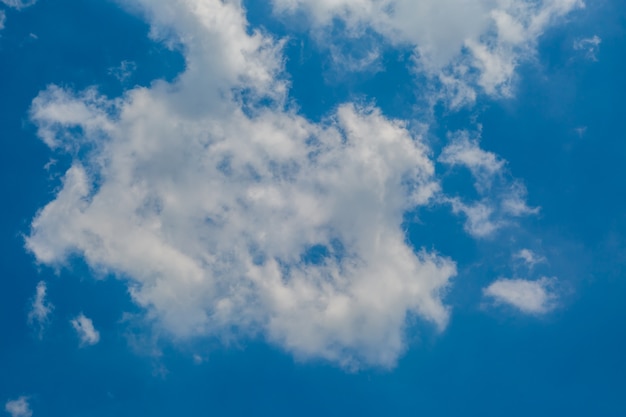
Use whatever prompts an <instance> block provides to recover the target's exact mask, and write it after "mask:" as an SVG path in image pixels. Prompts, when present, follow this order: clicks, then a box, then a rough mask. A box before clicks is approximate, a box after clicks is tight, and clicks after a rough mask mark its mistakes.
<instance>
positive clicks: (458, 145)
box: [439, 130, 505, 191]
mask: <svg viewBox="0 0 626 417" xmlns="http://www.w3.org/2000/svg"><path fill="white" fill-rule="evenodd" d="M448 140H449V142H450V143H449V144H448V145H447V146H446V147H445V148H444V149H443V151H442V152H441V155H440V156H439V162H442V163H444V164H447V165H451V166H459V165H460V166H464V167H466V168H467V169H469V170H470V172H471V173H472V176H473V177H474V179H475V183H474V186H475V187H476V189H477V190H479V191H485V190H488V189H490V188H491V185H492V182H493V179H494V177H496V176H499V175H501V173H502V170H503V168H504V166H505V161H503V160H502V159H501V158H499V157H498V156H497V155H496V154H494V153H493V152H487V151H485V150H483V149H482V148H481V147H480V144H479V142H478V139H477V138H470V134H469V132H467V131H465V130H463V131H460V132H456V133H454V134H450V135H448Z"/></svg>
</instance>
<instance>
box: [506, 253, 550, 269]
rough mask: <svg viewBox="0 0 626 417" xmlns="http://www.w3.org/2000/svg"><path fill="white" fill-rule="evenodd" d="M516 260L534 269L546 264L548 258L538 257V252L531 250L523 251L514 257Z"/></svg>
mask: <svg viewBox="0 0 626 417" xmlns="http://www.w3.org/2000/svg"><path fill="white" fill-rule="evenodd" d="M513 258H514V259H518V260H521V261H523V262H524V264H525V265H526V266H527V267H528V268H530V269H532V268H534V267H535V265H537V264H541V263H546V262H547V260H546V257H545V256H542V255H538V254H537V253H536V252H534V251H532V250H530V249H522V250H520V251H519V252H517V253H516V254H515V255H513Z"/></svg>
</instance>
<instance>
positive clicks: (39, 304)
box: [28, 281, 54, 338]
mask: <svg viewBox="0 0 626 417" xmlns="http://www.w3.org/2000/svg"><path fill="white" fill-rule="evenodd" d="M47 290H48V287H47V285H46V283H45V282H44V281H40V282H39V283H38V284H37V289H36V292H35V297H34V298H33V301H32V303H31V308H30V311H29V312H28V323H29V324H31V325H34V326H36V327H37V328H38V334H39V337H40V338H41V337H42V336H43V331H44V329H45V326H46V325H47V324H48V316H49V315H50V313H51V312H52V310H53V309H54V306H53V305H52V304H51V303H49V302H48V301H47V300H46V292H47Z"/></svg>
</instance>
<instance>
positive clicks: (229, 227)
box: [27, 0, 578, 367]
mask: <svg viewBox="0 0 626 417" xmlns="http://www.w3.org/2000/svg"><path fill="white" fill-rule="evenodd" d="M129 2H130V0H129ZM130 3H132V4H133V5H134V6H135V8H139V9H141V10H142V11H143V13H144V15H145V16H146V18H147V19H148V20H149V22H150V23H151V25H152V31H151V33H152V36H154V37H155V38H157V39H163V40H167V41H168V42H172V43H178V44H181V45H182V50H183V51H184V53H185V58H186V63H187V67H186V70H185V71H184V72H183V73H182V74H181V75H180V76H179V77H178V78H177V79H176V80H175V81H174V82H172V83H167V82H164V81H157V82H155V83H153V84H152V85H151V86H150V87H149V88H143V87H136V88H133V89H131V90H129V91H127V92H126V93H125V94H124V95H123V96H122V97H119V98H115V99H109V98H106V97H104V96H102V95H100V94H99V93H98V92H97V90H96V89H95V88H93V89H88V90H85V91H82V92H75V91H71V90H66V89H62V88H59V87H57V86H50V87H48V88H47V89H46V90H45V91H42V92H41V93H40V94H39V96H38V97H37V98H36V99H35V100H34V101H33V104H32V108H31V119H32V121H33V122H34V123H35V124H36V125H37V128H38V134H39V136H40V137H41V139H42V140H43V141H44V142H45V143H46V144H47V145H48V146H49V147H50V148H51V149H53V150H55V151H56V152H66V153H69V154H70V155H72V156H73V157H74V161H73V164H72V166H71V167H70V168H69V169H68V170H67V172H65V175H64V179H63V184H62V186H61V188H60V190H59V192H58V194H57V195H56V197H55V199H54V200H53V201H51V202H50V203H49V204H48V205H47V206H45V207H44V208H43V209H42V210H41V211H40V212H39V213H38V214H37V216H36V218H35V219H34V220H33V222H32V228H31V232H30V235H29V236H28V238H27V247H28V249H29V250H30V251H32V252H33V253H34V254H35V256H36V257H37V260H38V261H39V262H42V263H45V264H49V265H59V264H63V263H64V262H66V261H67V259H68V258H69V257H70V256H71V255H74V254H79V255H81V256H82V257H84V259H85V260H86V261H87V263H88V264H89V265H91V266H92V267H94V268H98V269H100V270H105V271H107V272H109V273H110V274H112V275H116V276H118V277H120V278H122V279H125V280H126V281H127V282H128V286H129V288H130V292H131V295H132V297H133V299H134V301H135V302H136V303H137V304H138V305H140V306H142V307H144V309H145V311H146V315H145V318H146V321H148V322H151V323H153V324H154V325H155V326H159V328H160V330H163V331H164V333H165V334H167V335H169V336H171V337H174V338H176V339H178V340H188V339H191V338H197V337H206V336H217V337H226V338H227V337H231V336H233V335H235V334H236V335H244V336H249V337H254V336H257V335H262V336H263V337H264V338H265V339H266V340H268V341H270V342H271V343H274V344H277V345H279V346H281V347H283V348H284V349H286V350H287V351H289V352H291V353H292V354H294V355H295V356H296V357H298V358H302V359H308V358H323V359H326V360H330V361H333V362H336V363H339V364H341V365H343V366H347V367H356V366H382V367H391V366H393V365H394V364H395V363H396V361H397V359H398V357H399V356H400V355H401V354H402V353H403V352H404V351H405V349H406V336H405V335H406V329H407V325H408V324H407V323H409V322H411V321H413V320H414V319H415V318H419V319H421V320H423V321H425V322H428V323H431V324H432V325H433V327H434V328H436V329H439V330H442V329H444V328H445V326H446V324H447V322H448V318H449V307H448V306H447V305H446V304H445V294H446V291H447V289H448V288H449V285H450V282H451V279H452V278H453V277H454V276H455V274H456V265H455V263H454V261H453V260H451V259H449V258H447V257H444V256H441V255H439V254H438V253H436V252H434V251H427V250H425V249H420V248H414V247H412V245H411V244H410V243H409V242H408V241H407V238H406V236H405V233H404V231H403V227H402V223H403V221H404V217H403V216H404V214H405V213H406V212H407V211H411V210H415V209H417V208H419V207H423V206H427V205H429V204H432V203H433V202H438V201H439V200H440V199H441V193H442V191H441V188H440V184H439V179H438V178H437V175H436V173H435V160H434V157H433V155H432V150H431V149H430V148H429V146H428V144H427V141H426V140H425V139H424V138H423V137H422V136H421V135H420V134H418V133H416V132H413V131H411V130H410V129H409V128H408V127H407V125H408V123H406V122H403V121H401V120H395V119H392V118H389V117H386V116H385V115H384V114H383V113H382V112H381V111H380V110H379V109H378V108H376V107H375V106H371V105H362V104H355V103H345V104H343V105H340V106H338V107H337V108H336V109H334V110H333V111H332V112H330V113H329V115H328V117H327V118H326V119H325V120H323V121H322V122H320V123H313V122H311V121H309V120H307V119H305V118H304V117H302V116H301V115H299V114H298V113H297V112H296V110H294V109H293V108H292V107H290V105H289V103H290V99H289V95H288V93H289V92H288V82H287V81H286V79H287V77H286V76H285V74H284V68H283V66H284V57H283V55H282V50H281V48H282V45H283V41H281V40H277V39H275V38H273V37H271V36H270V35H268V34H266V33H264V32H261V31H259V30H254V29H253V28H249V27H248V22H247V21H246V17H245V12H244V10H243V9H242V6H241V3H240V2H239V1H235V0H233V1H220V0H202V1H200V0H187V1H174V0H150V1H149V0H135V1H132V2H130ZM292 3H293V5H294V7H295V6H298V4H296V3H302V2H292ZM322 3H323V4H330V3H332V2H321V3H319V4H322ZM339 3H342V4H344V6H343V7H344V8H346V10H348V9H349V6H348V5H349V4H352V3H350V2H339ZM449 3H451V2H449ZM479 3H480V5H481V7H482V5H484V4H483V3H485V2H479ZM531 3H532V4H537V5H536V7H534V6H533V7H531ZM274 4H275V6H276V7H278V8H279V9H280V7H282V9H280V10H290V7H291V6H289V5H287V6H289V7H286V6H285V5H286V3H285V2H279V1H275V2H274ZM311 4H312V3H311ZM369 4H371V5H374V4H378V3H374V2H368V1H365V5H369ZM400 4H402V5H404V6H403V7H408V9H407V10H408V11H407V13H409V12H410V13H413V15H415V16H420V12H421V9H419V8H417V9H415V8H412V7H409V3H406V2H405V3H402V2H398V7H400V6H399V5H400ZM424 4H426V3H424ZM502 4H504V3H502ZM522 4H526V2H522ZM576 4H578V2H574V1H570V2H567V1H564V0H561V1H552V2H547V1H544V2H539V3H537V2H528V4H527V6H528V10H520V11H518V12H519V14H518V15H515V16H517V17H516V19H518V20H520V19H521V20H523V19H526V20H524V21H523V22H522V23H520V25H521V26H520V29H519V30H520V31H521V32H520V33H521V35H520V36H522V37H523V36H526V35H528V34H529V33H530V34H532V35H533V36H531V38H530V40H529V39H526V38H524V40H523V41H519V42H518V41H517V40H516V39H517V38H515V36H513V35H514V34H510V33H508V34H504V33H500V32H502V31H503V30H504V29H502V30H500V29H498V31H497V33H496V35H494V36H496V37H497V39H499V41H498V42H500V43H498V42H497V43H496V44H494V45H495V46H494V45H492V46H489V47H488V49H487V50H485V51H483V52H484V54H487V55H486V57H483V58H479V57H478V56H479V54H477V53H475V54H473V55H472V57H471V60H472V62H474V61H476V62H483V64H480V65H483V66H484V67H485V68H484V69H483V70H481V72H480V75H478V76H477V77H478V78H477V81H476V82H478V83H479V84H481V83H482V85H483V88H484V89H485V90H486V91H489V90H490V89H493V90H494V91H495V90H498V91H504V90H503V89H504V87H503V85H504V84H505V83H506V82H505V81H502V80H500V78H498V77H500V76H495V75H493V74H491V73H490V72H489V71H490V68H491V67H490V66H489V65H487V64H486V62H491V61H489V59H492V58H489V56H490V55H489V54H492V53H494V52H493V51H492V49H493V48H504V49H506V48H505V47H504V46H502V45H503V44H502V42H505V41H506V42H508V43H511V42H512V43H513V44H514V45H516V46H515V48H513V47H511V48H513V49H515V50H517V49H525V48H526V46H523V47H522V46H520V45H528V44H529V43H532V42H534V41H535V38H536V36H538V35H537V34H538V33H539V32H540V30H541V28H543V27H545V25H546V24H547V21H549V20H551V19H552V18H553V17H554V16H556V15H560V14H562V13H564V12H565V11H568V10H571V9H572V8H573V7H574V6H575V5H576ZM310 7H318V6H310ZM277 10H278V9H277ZM316 10H317V9H316ZM316 10H312V11H311V13H313V14H314V15H315V14H316V13H321V11H320V10H322V9H320V10H317V11H316ZM332 10H335V9H332ZM481 10H482V9H481ZM506 10H509V9H506ZM322 11H323V10H322ZM483 12H484V13H485V16H483V19H486V21H488V22H492V21H494V19H495V21H497V19H498V18H497V16H496V17H494V16H495V15H494V13H495V12H494V11H493V10H491V9H485V10H483ZM503 13H504V12H503ZM496 14H497V13H496ZM398 15H399V14H398ZM350 16H351V15H350ZM372 16H373V15H372ZM499 18H501V19H504V18H505V17H502V16H500V17H499ZM372 19H374V18H373V17H372ZM361 20H363V19H361ZM321 21H323V20H320V22H321ZM359 21H360V20H359ZM370 23H371V24H372V25H374V26H375V27H376V28H378V27H379V26H377V25H379V23H376V22H375V21H372V22H370ZM368 24H369V23H368ZM387 24H388V26H384V28H387V29H384V30H383V29H380V31H381V33H384V34H388V35H389V36H398V37H399V38H397V39H394V42H395V41H397V42H400V41H402V42H405V41H407V39H408V40H412V41H415V42H418V41H420V39H422V38H421V36H422V35H420V34H416V35H412V34H410V33H408V32H407V33H403V32H402V31H401V30H400V29H398V28H401V23H398V22H396V23H393V22H387V23H385V25H387ZM493 24H495V23H493V22H492V23H484V24H483V23H480V24H479V26H480V28H478V29H477V28H470V29H471V30H470V29H467V30H470V32H471V33H474V34H476V36H478V34H482V33H483V32H484V31H487V32H485V33H491V32H489V30H490V29H489V28H491V27H492V26H493ZM380 25H382V23H380ZM394 25H395V26H394ZM398 25H400V26H398ZM431 25H432V24H431ZM490 25H491V26H490ZM380 27H381V28H382V27H383V26H380ZM493 27H497V26H493ZM535 35H536V36H535ZM459 36H460V35H459ZM463 36H465V35H463ZM465 37H467V36H465ZM465 37H462V38H463V39H465ZM434 39H438V38H437V37H434ZM468 39H469V38H468ZM477 39H478V38H477ZM511 39H512V40H511ZM438 42H439V41H438ZM441 42H443V44H445V43H446V42H447V41H444V40H441ZM468 42H469V41H467V42H466V41H465V40H463V41H462V42H460V43H459V42H456V43H454V42H453V44H454V45H456V46H454V45H452V46H449V47H448V49H449V50H450V51H453V52H449V53H448V55H449V56H448V55H445V54H443V52H442V54H443V55H441V56H439V55H437V57H432V58H429V59H431V60H432V62H431V63H430V64H429V65H430V66H431V67H433V66H436V67H437V68H444V67H446V68H448V67H451V66H456V67H458V65H460V64H459V63H458V62H459V61H458V60H457V58H455V57H456V56H457V52H458V51H457V49H459V48H461V49H462V48H466V49H468V48H469V49H471V48H472V46H471V43H468ZM508 43H507V45H508ZM457 44H458V45H457ZM437 45H439V44H438V43H437V44H433V45H430V46H432V47H433V48H434V47H435V46H437ZM498 45H499V46H498ZM427 46H428V45H427ZM430 46H429V47H430ZM474 47H475V48H477V49H480V48H487V46H485V45H482V46H480V45H475V46H474ZM424 48H426V49H424ZM424 48H422V50H421V51H422V52H423V54H422V55H423V56H426V55H427V54H426V53H425V52H424V51H427V49H428V48H427V47H424ZM507 48H508V46H507ZM435 49H436V48H435ZM509 49H510V48H509ZM513 49H511V50H513ZM418 50H419V49H418ZM433 50H434V49H433ZM506 50H508V49H506ZM505 52H506V51H505ZM503 53H504V52H503ZM504 54H505V55H503V56H505V57H506V56H508V55H506V53H504ZM498 56H499V57H500V55H498ZM516 56H517V55H516ZM468 59H470V58H468ZM493 59H496V58H493ZM498 59H509V58H501V57H500V58H498ZM510 59H513V58H510ZM515 59H517V58H514V60H515ZM443 61H445V62H448V64H446V65H447V66H446V65H443V64H441V62H443ZM472 65H474V64H472ZM475 65H479V64H475ZM490 65H491V64H490ZM494 65H495V64H494ZM498 65H499V64H498ZM457 70H458V68H457ZM438 71H439V69H438ZM441 71H443V70H441ZM507 71H508V70H507ZM505 72H506V71H505ZM505 76H506V77H509V76H510V74H509V72H506V74H505ZM493 77H496V81H493V80H491V78H493ZM490 80H491V81H490ZM465 81H467V80H465ZM465 81H463V82H465ZM468 82H469V81H468ZM450 146H451V147H449V148H448V150H447V151H446V152H444V154H445V157H444V159H445V160H446V163H448V164H452V165H456V164H460V165H463V166H465V167H467V168H469V169H470V170H471V171H472V172H473V173H474V174H475V176H476V181H477V184H478V183H480V187H479V186H477V188H480V189H481V190H483V191H484V200H483V201H481V202H480V204H483V205H485V206H486V207H487V209H490V210H496V214H495V217H493V216H491V215H490V216H487V217H488V219H487V220H488V222H491V224H493V225H495V226H493V227H494V228H495V227H496V226H497V227H501V224H500V223H503V222H506V221H508V219H509V218H513V217H519V216H522V215H526V214H532V212H533V211H534V210H535V209H532V208H529V207H528V206H527V205H526V203H525V188H523V186H522V185H521V184H513V185H511V184H510V183H507V182H498V181H496V180H494V179H493V178H499V176H501V171H502V167H503V165H504V163H503V162H502V161H501V160H500V159H498V158H497V157H496V156H495V155H493V154H489V153H487V152H485V151H482V150H480V148H479V147H478V144H477V142H472V141H470V140H469V139H467V138H466V140H465V142H463V139H462V138H461V139H458V140H456V139H454V140H452V144H451V145H450ZM454 146H457V148H454ZM79 155H80V156H79ZM487 180H489V181H492V182H493V184H496V183H497V184H498V185H497V186H495V185H493V184H492V183H487V182H485V181H487ZM503 184H505V185H503ZM481 187H482V188H481ZM494 196H496V197H494ZM450 201H453V204H452V205H453V208H454V207H457V208H458V211H460V212H463V213H465V214H466V215H467V216H468V218H469V217H472V215H470V214H468V213H470V212H471V210H470V209H468V208H464V207H465V206H461V205H466V204H469V203H467V202H464V201H462V200H450ZM454 201H456V202H457V205H456V206H455V205H454ZM467 207H469V206H467ZM457 208H455V210H457ZM483 223H484V224H487V223H486V222H483ZM496 223H497V224H496ZM485 227H486V226H485ZM481 228H483V226H480V227H478V226H476V227H474V226H471V227H470V226H468V230H469V231H470V233H472V234H474V235H476V236H480V235H485V234H489V233H491V232H490V231H481V230H483V229H481ZM485 230H486V229H485ZM85 319H86V318H85ZM77 323H78V324H77V325H79V327H80V329H81V330H82V331H84V332H85V334H87V333H89V332H86V329H87V328H88V327H89V326H87V325H86V321H83V322H80V321H77ZM77 330H78V329H77ZM91 330H93V331H94V332H95V329H93V328H91ZM89 340H93V339H89Z"/></svg>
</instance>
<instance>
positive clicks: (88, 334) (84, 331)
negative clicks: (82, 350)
mask: <svg viewBox="0 0 626 417" xmlns="http://www.w3.org/2000/svg"><path fill="white" fill-rule="evenodd" d="M70 323H71V325H72V327H73V328H74V330H76V334H77V335H78V338H79V339H80V344H81V346H93V345H96V344H98V342H99V341H100V332H98V331H97V330H96V328H95V327H94V325H93V321H92V320H91V319H90V318H88V317H86V316H85V315H84V314H83V313H80V314H79V315H78V316H76V317H75V318H73V319H72V320H71V321H70Z"/></svg>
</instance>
